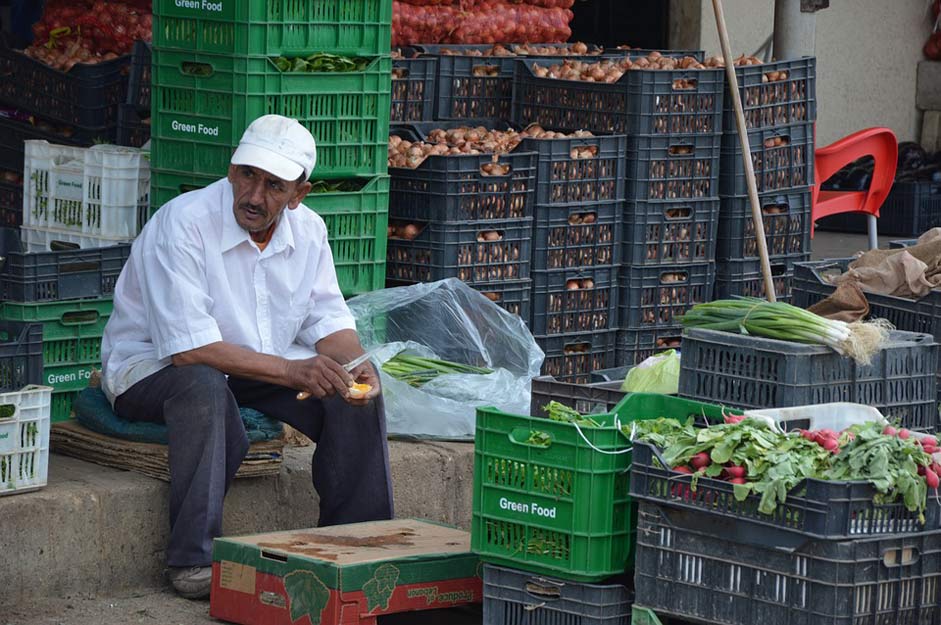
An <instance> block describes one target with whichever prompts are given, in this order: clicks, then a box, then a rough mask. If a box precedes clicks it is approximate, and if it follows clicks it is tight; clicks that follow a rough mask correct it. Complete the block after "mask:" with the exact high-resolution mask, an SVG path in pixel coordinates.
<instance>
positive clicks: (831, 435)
mask: <svg viewBox="0 0 941 625" xmlns="http://www.w3.org/2000/svg"><path fill="white" fill-rule="evenodd" d="M817 433H818V434H819V435H820V436H825V437H826V438H837V433H836V432H834V431H833V430H831V429H829V428H824V429H822V430H818V431H817Z"/></svg>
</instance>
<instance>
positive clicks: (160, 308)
mask: <svg viewBox="0 0 941 625" xmlns="http://www.w3.org/2000/svg"><path fill="white" fill-rule="evenodd" d="M142 260H143V263H142V264H143V267H142V270H141V271H140V272H139V275H140V279H141V282H142V283H143V288H142V289H141V291H142V293H143V296H144V299H145V303H146V308H147V314H148V319H147V324H148V327H149V330H150V335H151V337H152V340H153V344H154V348H155V349H156V352H157V358H158V359H164V358H169V357H170V356H173V355H174V354H179V353H181V352H185V351H189V350H191V349H197V348H199V347H203V346H205V345H209V344H210V343H216V342H218V341H221V340H222V334H221V332H220V331H219V326H218V324H217V323H216V320H215V319H214V318H213V317H212V315H211V314H210V311H211V310H212V303H213V301H212V298H211V297H210V295H209V285H208V284H207V279H206V267H205V258H204V254H203V252H202V251H201V250H200V248H199V246H198V245H197V244H196V243H195V242H193V241H187V240H176V241H168V242H160V243H157V244H156V245H155V246H153V247H152V248H151V249H149V250H147V251H146V252H144V254H143V259H142Z"/></svg>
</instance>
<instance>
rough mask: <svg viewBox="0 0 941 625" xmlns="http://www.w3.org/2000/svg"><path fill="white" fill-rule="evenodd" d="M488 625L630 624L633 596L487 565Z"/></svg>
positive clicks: (605, 586) (612, 588) (616, 586)
mask: <svg viewBox="0 0 941 625" xmlns="http://www.w3.org/2000/svg"><path fill="white" fill-rule="evenodd" d="M483 579H484V601H483V603H484V605H483V611H484V614H483V622H484V623H486V624H487V625H631V603H632V602H631V599H632V593H631V592H630V591H629V590H628V589H627V587H625V586H623V585H620V584H585V583H578V582H572V581H566V580H561V579H554V578H551V577H542V576H539V575H534V574H532V573H526V572H524V571H516V570H513V569H506V568H501V567H497V566H493V565H491V564H485V565H484V575H483Z"/></svg>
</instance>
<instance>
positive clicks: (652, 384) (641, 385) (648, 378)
mask: <svg viewBox="0 0 941 625" xmlns="http://www.w3.org/2000/svg"><path fill="white" fill-rule="evenodd" d="M679 389H680V355H679V354H678V353H677V352H676V350H675V349H671V350H668V351H665V352H663V353H662V354H657V355H656V356H651V357H650V358H648V359H647V360H645V361H644V362H642V363H640V364H639V365H637V366H636V367H633V368H632V369H631V370H630V371H628V372H627V377H626V378H624V384H622V385H621V390H622V391H625V392H627V393H659V394H660V395H676V394H677V392H679Z"/></svg>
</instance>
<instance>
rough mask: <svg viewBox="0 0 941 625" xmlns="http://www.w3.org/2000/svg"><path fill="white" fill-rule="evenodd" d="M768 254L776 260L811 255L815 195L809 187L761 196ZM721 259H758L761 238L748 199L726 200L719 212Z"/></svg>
mask: <svg viewBox="0 0 941 625" xmlns="http://www.w3.org/2000/svg"><path fill="white" fill-rule="evenodd" d="M758 201H759V204H760V205H761V212H762V215H763V217H762V222H763V223H764V229H765V241H767V244H768V255H769V257H770V258H772V259H785V260H786V259H788V258H793V257H798V258H799V259H800V260H803V259H804V258H805V257H806V255H807V254H809V253H810V220H811V208H812V192H811V189H810V188H809V187H805V188H803V189H794V190H792V191H780V192H778V191H772V192H771V193H764V194H762V195H760V196H759V197H758ZM716 258H717V259H718V260H757V259H758V238H757V237H756V236H755V221H754V219H753V218H752V210H751V200H750V199H749V198H748V196H734V197H723V198H722V200H721V208H720V210H719V234H718V242H717V245H716Z"/></svg>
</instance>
